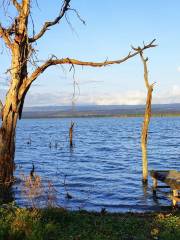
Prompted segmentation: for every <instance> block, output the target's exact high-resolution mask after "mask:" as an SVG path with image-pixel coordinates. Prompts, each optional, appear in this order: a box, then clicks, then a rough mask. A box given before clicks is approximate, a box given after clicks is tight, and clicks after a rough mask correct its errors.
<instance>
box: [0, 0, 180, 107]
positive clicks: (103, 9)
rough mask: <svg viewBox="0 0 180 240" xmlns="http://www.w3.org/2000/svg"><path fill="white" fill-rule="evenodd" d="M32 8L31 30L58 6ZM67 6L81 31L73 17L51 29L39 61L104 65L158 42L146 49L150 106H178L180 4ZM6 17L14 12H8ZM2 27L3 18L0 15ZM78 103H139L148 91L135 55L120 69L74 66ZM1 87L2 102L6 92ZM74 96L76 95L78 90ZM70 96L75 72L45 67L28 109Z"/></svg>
mask: <svg viewBox="0 0 180 240" xmlns="http://www.w3.org/2000/svg"><path fill="white" fill-rule="evenodd" d="M35 2H36V1H33V3H32V18H33V19H34V24H35V30H36V32H38V30H39V29H40V28H41V26H42V24H43V22H44V21H45V20H51V19H53V18H54V17H55V16H56V15H57V14H58V11H59V9H60V6H61V3H62V1H59V0H51V1H48V0H47V1H43V0H38V4H39V7H37V5H36V3H35ZM71 7H72V8H75V9H77V10H78V12H79V13H80V15H81V17H82V18H83V19H84V20H85V21H86V26H84V25H83V24H82V23H81V22H80V21H79V20H78V19H77V17H76V15H75V14H74V13H73V12H68V14H67V17H68V19H69V21H70V22H71V25H72V28H73V29H72V28H71V27H70V26H69V25H68V23H67V21H66V20H65V19H63V21H62V22H61V23H60V24H58V25H57V26H54V27H52V28H51V30H49V31H48V32H47V33H46V34H45V35H44V37H43V38H42V39H41V40H39V41H38V43H37V45H35V46H34V47H35V48H36V49H38V50H39V51H38V55H39V59H40V60H46V59H47V58H48V57H49V56H50V55H51V54H55V55H56V56H57V57H59V58H62V57H71V58H77V59H80V60H85V61H86V60H92V61H104V60H105V59H107V58H108V59H120V58H122V57H123V56H124V55H126V54H127V53H128V52H129V51H130V45H134V46H138V45H140V44H141V45H142V43H143V41H145V42H149V41H151V40H152V39H154V38H156V39H157V40H156V41H157V44H158V47H156V48H154V49H149V50H147V51H146V52H145V55H146V56H148V58H149V65H148V67H149V76H150V82H156V85H155V88H154V95H153V103H173V102H180V47H179V46H180V30H179V17H180V15H179V12H180V1H179V0H173V1H167V0H151V1H143V0H136V1H133V0H111V1H108V0H98V1H96V0H72V1H71ZM9 12H12V10H11V9H9ZM0 20H1V22H2V23H4V24H5V23H6V17H5V16H4V15H2V14H0ZM8 55H9V54H8V53H7V51H4V53H3V54H1V55H0V58H1V69H0V73H1V82H2V83H3V81H4V80H3V79H4V78H5V77H6V76H5V74H4V72H5V70H6V69H7V68H9V66H8V64H9V59H10V58H9V57H8ZM74 77H75V81H76V82H77V83H78V86H79V89H80V94H79V95H78V93H77V96H78V97H77V99H76V104H142V103H144V101H145V96H146V89H145V84H144V79H143V66H142V63H141V61H140V58H139V56H136V57H135V58H133V59H131V60H129V61H128V62H125V63H123V64H121V65H116V66H115V65H113V66H108V67H106V68H99V69H97V68H95V69H93V68H90V67H84V68H83V69H82V68H81V67H76V71H75V75H74ZM4 85H5V84H2V86H1V88H0V94H1V98H3V95H4V92H5V90H6V86H4ZM77 92H78V91H77ZM72 95H73V71H71V72H69V67H63V68H62V67H60V66H59V67H52V68H49V69H48V70H47V71H46V72H45V73H44V74H43V75H42V76H41V77H39V79H38V80H37V81H36V82H35V83H34V85H33V86H32V88H31V90H30V92H29V94H28V96H27V99H26V106H30V105H51V104H52V105H70V104H71V102H72Z"/></svg>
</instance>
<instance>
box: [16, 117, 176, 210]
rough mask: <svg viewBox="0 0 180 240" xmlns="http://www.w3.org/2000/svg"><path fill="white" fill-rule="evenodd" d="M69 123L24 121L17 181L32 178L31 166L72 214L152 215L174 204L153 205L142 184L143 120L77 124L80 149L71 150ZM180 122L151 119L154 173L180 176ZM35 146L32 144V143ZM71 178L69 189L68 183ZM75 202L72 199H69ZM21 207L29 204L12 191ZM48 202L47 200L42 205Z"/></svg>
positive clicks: (20, 128) (81, 120)
mask: <svg viewBox="0 0 180 240" xmlns="http://www.w3.org/2000/svg"><path fill="white" fill-rule="evenodd" d="M70 121H71V120H70V119H38V120H37V119H33V120H21V121H20V122H19V125H18V129H17V139H16V140H17V151H16V165H17V169H16V176H18V177H19V176H20V175H21V174H22V173H23V174H24V173H25V174H29V173H30V171H31V169H32V164H34V165H35V172H36V173H37V174H38V175H40V176H41V177H42V179H43V180H44V184H46V183H47V182H48V180H51V181H52V182H53V185H54V187H55V189H56V190H57V201H58V204H59V205H61V206H65V207H67V208H69V209H78V208H85V209H87V210H97V211H100V210H101V208H106V209H107V210H109V211H114V212H115V211H147V210H157V209H159V208H160V207H161V206H168V205H170V204H171V202H170V201H169V200H167V199H166V198H165V197H163V196H161V194H160V198H161V199H160V200H159V202H157V201H156V202H155V201H154V200H153V194H152V192H151V188H150V185H151V179H149V186H148V187H147V188H143V187H142V183H141V149H140V133H141V125H142V118H89V119H88V118H78V119H74V122H75V129H74V135H75V147H74V148H73V149H70V148H69V142H68V134H69V132H68V131H69V125H70ZM179 136H180V118H178V117H177V118H152V121H151V124H150V133H149V143H148V158H149V169H177V170H180V138H179ZM30 140H31V141H30ZM65 176H66V189H65V186H64V178H65ZM67 191H68V193H69V194H70V195H71V196H72V199H68V198H67V197H66V194H67ZM13 192H14V194H15V199H16V202H17V203H18V204H20V205H21V206H23V205H26V204H27V202H26V199H25V198H24V196H22V194H21V188H20V185H19V184H16V186H14V188H13ZM41 200H42V202H43V199H41Z"/></svg>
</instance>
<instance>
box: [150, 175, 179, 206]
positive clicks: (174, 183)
mask: <svg viewBox="0 0 180 240" xmlns="http://www.w3.org/2000/svg"><path fill="white" fill-rule="evenodd" d="M150 175H151V177H152V179H153V193H155V194H156V190H157V189H158V188H165V187H169V188H171V190H172V193H171V194H170V195H168V196H169V197H170V198H171V199H172V203H173V206H177V203H178V202H180V195H179V191H180V172H179V171H176V170H151V171H150ZM158 181H161V182H163V183H165V184H166V186H158V184H157V183H158Z"/></svg>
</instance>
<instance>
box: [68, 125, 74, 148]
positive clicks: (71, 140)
mask: <svg viewBox="0 0 180 240" xmlns="http://www.w3.org/2000/svg"><path fill="white" fill-rule="evenodd" d="M73 130H74V122H73V121H71V126H70V128H69V145H70V147H71V148H72V147H73Z"/></svg>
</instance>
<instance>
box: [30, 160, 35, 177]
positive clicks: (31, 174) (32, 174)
mask: <svg viewBox="0 0 180 240" xmlns="http://www.w3.org/2000/svg"><path fill="white" fill-rule="evenodd" d="M34 171H35V167H34V163H33V164H32V169H31V171H30V177H32V178H34Z"/></svg>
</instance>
